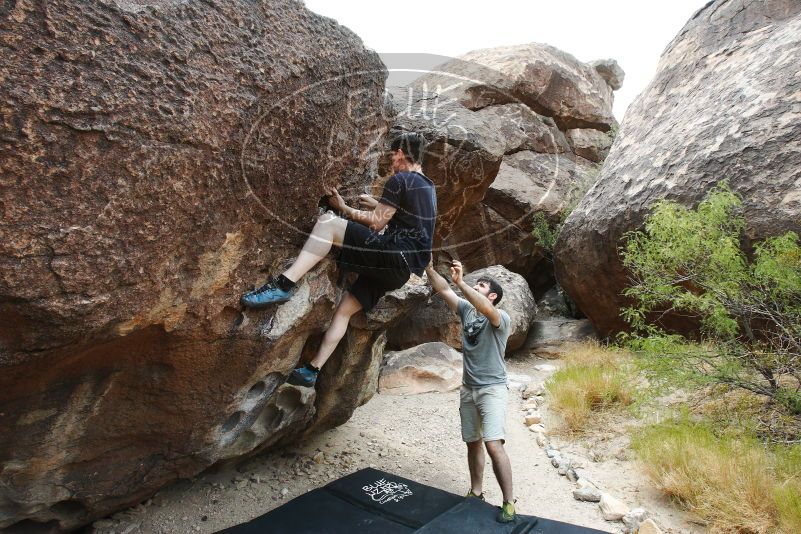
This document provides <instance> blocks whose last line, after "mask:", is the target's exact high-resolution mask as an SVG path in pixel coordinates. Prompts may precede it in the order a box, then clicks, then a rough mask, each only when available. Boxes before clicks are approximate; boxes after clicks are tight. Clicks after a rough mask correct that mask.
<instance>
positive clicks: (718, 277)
mask: <svg viewBox="0 0 801 534" xmlns="http://www.w3.org/2000/svg"><path fill="white" fill-rule="evenodd" d="M744 228H745V220H744V217H743V216H742V214H741V201H740V199H739V198H738V197H737V196H736V195H735V194H734V193H733V192H732V191H731V190H730V189H729V188H728V186H727V185H726V184H722V185H719V186H718V187H716V188H715V189H714V190H713V191H712V192H711V193H710V194H709V195H708V197H707V198H706V199H705V200H704V201H703V202H701V204H700V205H699V206H698V208H697V209H695V210H693V209H688V208H685V207H683V206H681V205H679V204H677V203H675V202H668V201H663V202H660V203H658V204H657V205H656V206H655V208H654V210H653V212H652V214H651V215H650V216H649V217H648V219H647V220H646V223H645V228H644V230H641V231H635V232H630V233H628V234H626V236H625V237H624V240H625V244H624V246H623V248H622V250H621V255H622V258H623V263H624V265H625V266H626V268H627V269H628V270H629V273H630V282H631V285H630V287H629V288H628V289H626V290H625V292H624V294H625V295H626V296H627V297H629V298H631V299H632V301H633V302H634V305H633V306H631V307H629V308H626V309H624V310H623V312H622V315H623V318H624V319H625V320H626V321H627V322H628V323H629V324H630V325H631V326H632V332H631V333H628V334H624V335H622V339H623V341H624V342H625V343H626V344H627V345H628V346H629V348H630V349H633V350H634V351H636V352H638V353H639V354H641V355H643V356H645V358H644V359H643V361H644V362H645V364H646V365H645V369H646V371H647V372H648V373H649V378H650V379H651V380H652V381H655V382H657V383H658V382H660V381H661V382H667V383H671V384H673V385H681V384H683V383H687V382H694V383H697V384H718V385H725V386H727V387H729V388H734V389H736V388H743V389H746V390H748V391H751V392H753V393H755V394H758V395H762V396H764V397H766V398H768V399H770V400H771V401H772V402H775V403H777V404H778V405H780V406H782V407H783V408H784V409H786V410H788V411H789V412H790V413H792V414H795V415H799V414H801V247H800V246H799V239H798V236H797V235H796V234H795V233H793V232H787V233H785V234H783V235H780V236H776V237H771V238H768V239H766V240H764V241H763V242H761V243H758V244H756V245H755V247H754V251H753V255H752V257H749V256H747V255H746V254H745V253H744V252H743V251H742V249H741V245H740V243H741V236H742V234H743V230H744ZM665 313H671V314H677V315H685V316H690V317H693V318H695V319H696V320H697V321H699V324H700V335H701V339H700V342H699V343H694V342H690V341H688V340H687V339H685V338H684V337H682V336H678V335H674V334H670V333H668V332H665V331H664V330H663V329H662V328H660V327H659V326H657V325H656V324H655V323H656V322H657V319H658V318H659V317H660V316H661V315H662V314H665Z"/></svg>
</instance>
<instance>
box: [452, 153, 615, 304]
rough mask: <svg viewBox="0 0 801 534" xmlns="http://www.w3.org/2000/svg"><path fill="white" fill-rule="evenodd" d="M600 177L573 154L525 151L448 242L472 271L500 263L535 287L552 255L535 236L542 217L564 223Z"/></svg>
mask: <svg viewBox="0 0 801 534" xmlns="http://www.w3.org/2000/svg"><path fill="white" fill-rule="evenodd" d="M598 172H599V168H598V166H596V165H595V164H593V163H591V162H590V161H588V160H585V159H583V158H577V157H570V156H568V155H560V154H542V153H538V152H533V151H529V150H524V151H520V152H515V153H513V154H509V155H507V156H504V158H503V162H502V163H501V168H500V170H499V171H498V175H497V177H496V178H495V181H494V182H493V183H492V185H490V187H489V189H488V190H487V193H486V195H485V196H484V200H483V201H482V203H481V204H479V205H477V206H474V207H473V208H471V209H469V210H467V211H465V214H464V216H463V217H462V219H461V220H460V222H459V224H458V225H457V227H456V228H455V229H454V231H453V233H452V235H451V238H450V239H449V240H448V242H447V243H448V244H449V245H450V246H451V248H452V249H453V250H454V251H455V255H456V257H458V258H460V259H461V260H462V261H463V262H464V263H465V265H466V266H467V267H468V268H469V269H479V268H482V267H484V266H486V265H497V264H500V265H504V266H505V267H507V268H508V269H510V270H512V271H514V272H516V273H520V274H522V275H523V276H524V277H525V278H526V279H527V280H528V281H529V283H530V284H535V282H536V280H537V272H538V269H539V268H540V267H541V263H543V259H544V258H546V256H547V252H546V250H545V249H544V248H543V246H541V244H540V243H539V242H538V241H537V239H536V238H535V236H534V235H532V231H533V230H534V228H535V226H536V224H537V217H538V216H539V217H542V218H543V220H544V221H545V222H546V223H548V224H549V225H552V226H555V225H557V224H558V223H560V222H561V221H562V220H563V218H564V215H565V213H567V212H569V210H570V209H571V208H572V207H573V206H575V205H576V204H577V203H578V201H579V199H580V198H581V196H582V195H583V194H584V192H585V191H586V190H587V189H589V188H590V186H591V185H592V184H593V183H594V181H595V180H596V179H597V177H598ZM546 263H548V265H547V266H546V268H547V269H548V270H550V269H552V267H551V265H550V263H549V262H546ZM532 290H534V291H535V292H537V293H539V292H540V290H541V291H542V292H544V291H545V290H546V288H537V287H532Z"/></svg>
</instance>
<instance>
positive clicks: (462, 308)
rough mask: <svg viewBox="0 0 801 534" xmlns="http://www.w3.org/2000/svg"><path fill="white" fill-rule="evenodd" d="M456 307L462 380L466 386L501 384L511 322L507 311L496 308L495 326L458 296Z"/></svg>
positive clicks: (503, 376)
mask: <svg viewBox="0 0 801 534" xmlns="http://www.w3.org/2000/svg"><path fill="white" fill-rule="evenodd" d="M456 311H457V313H458V314H459V317H460V318H461V319H462V356H463V361H464V373H463V375H462V383H463V384H464V385H465V386H470V387H481V386H491V385H493V384H505V383H506V364H505V363H504V361H503V357H504V353H505V352H506V340H508V339H509V331H510V329H511V325H512V320H511V319H510V318H509V314H508V313H506V312H505V311H503V310H498V311H499V312H500V314H501V324H500V326H499V327H498V328H495V327H494V326H492V323H490V321H489V319H487V318H486V317H485V316H484V315H482V314H480V313H478V312H477V311H476V309H475V308H474V307H473V305H472V304H470V303H469V302H468V301H467V300H465V299H459V305H458V307H457V308H456Z"/></svg>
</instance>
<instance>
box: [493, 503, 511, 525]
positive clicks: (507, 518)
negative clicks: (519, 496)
mask: <svg viewBox="0 0 801 534" xmlns="http://www.w3.org/2000/svg"><path fill="white" fill-rule="evenodd" d="M515 517H516V516H515V505H514V503H511V502H507V501H503V506H501V511H500V512H498V517H496V518H495V519H496V520H497V521H498V523H511V522H512V521H514V520H515Z"/></svg>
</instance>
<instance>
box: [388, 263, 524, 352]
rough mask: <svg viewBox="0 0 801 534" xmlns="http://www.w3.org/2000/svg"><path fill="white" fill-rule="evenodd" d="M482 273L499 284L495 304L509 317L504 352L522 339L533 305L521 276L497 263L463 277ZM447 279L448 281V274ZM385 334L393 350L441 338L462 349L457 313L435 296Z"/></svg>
mask: <svg viewBox="0 0 801 534" xmlns="http://www.w3.org/2000/svg"><path fill="white" fill-rule="evenodd" d="M484 275H489V276H492V277H494V278H495V279H496V280H498V282H499V283H500V284H501V287H503V299H502V300H501V303H500V304H499V305H498V307H499V308H500V309H502V310H505V311H506V312H507V313H508V314H509V317H510V318H511V320H512V329H511V334H510V336H509V341H508V342H507V344H506V352H507V354H508V353H510V352H512V351H514V350H516V349H518V348H519V347H520V346H521V345H522V344H523V342H524V341H525V339H526V335H527V334H528V329H529V324H530V323H531V321H532V319H533V317H534V315H535V314H536V312H537V304H536V301H535V300H534V295H533V294H532V293H531V289H529V287H528V284H527V283H526V281H525V279H524V278H523V277H522V276H520V275H519V274H516V273H513V272H511V271H509V270H507V269H505V268H504V267H501V266H500V265H493V266H491V267H487V268H484V269H479V270H478V271H475V272H472V273H470V274H468V275H466V276H465V281H466V282H467V283H468V284H470V285H471V286H472V285H473V284H475V283H476V282H477V281H478V279H479V278H480V277H481V276H484ZM447 279H448V280H450V277H448V278H447ZM457 295H459V296H461V292H459V291H457ZM387 336H388V339H389V346H390V347H391V348H392V349H394V350H403V349H406V348H409V347H413V346H416V345H418V344H420V343H421V342H423V343H428V342H432V341H442V342H444V343H447V344H448V345H450V346H452V347H454V348H456V349H459V350H461V348H462V329H461V322H460V320H459V316H458V315H456V314H455V313H454V312H452V311H451V310H450V309H449V308H448V306H447V305H446V304H445V302H444V301H443V300H442V298H441V297H439V296H437V295H433V296H432V297H431V298H430V299H429V301H428V302H426V304H425V305H424V306H420V307H419V308H417V309H416V310H415V311H414V312H413V313H411V314H410V315H409V316H408V317H407V318H406V320H405V321H404V322H403V324H400V325H398V326H397V327H395V328H392V329H390V330H389V332H388V333H387Z"/></svg>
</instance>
